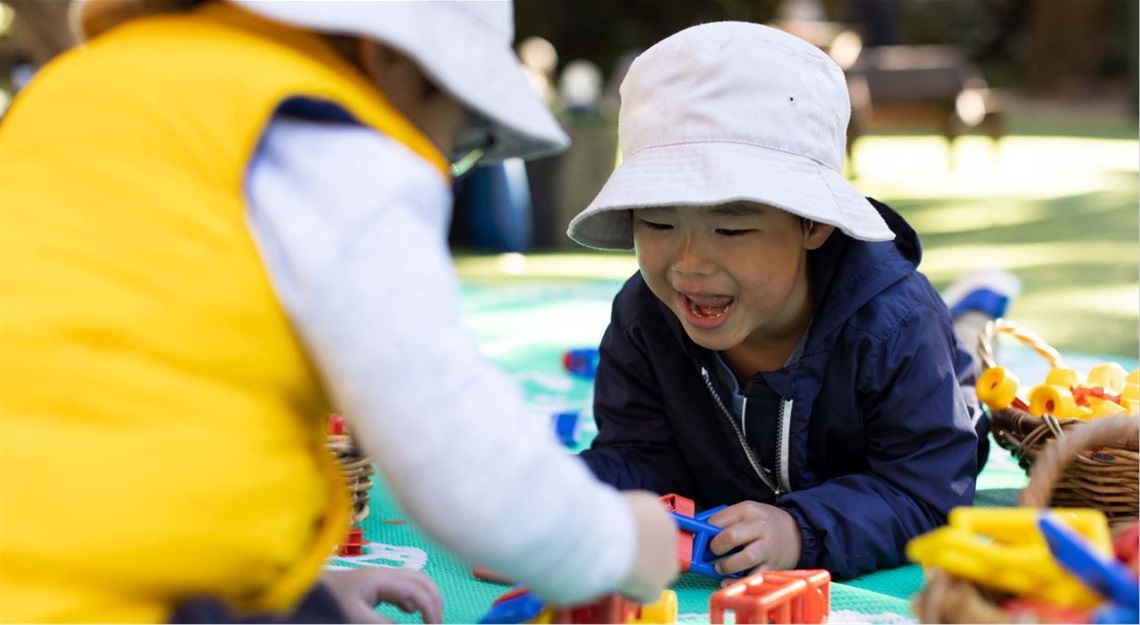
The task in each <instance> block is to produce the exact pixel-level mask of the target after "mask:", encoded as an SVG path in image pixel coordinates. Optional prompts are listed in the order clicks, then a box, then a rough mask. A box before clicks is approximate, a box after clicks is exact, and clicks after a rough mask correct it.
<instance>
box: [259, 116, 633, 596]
mask: <svg viewBox="0 0 1140 625" xmlns="http://www.w3.org/2000/svg"><path fill="white" fill-rule="evenodd" d="M246 193H247V199H248V207H249V208H248V210H249V212H248V222H249V226H250V229H251V231H252V233H253V237H254V239H255V241H256V244H257V246H258V249H259V251H260V253H261V255H262V258H263V261H264V263H265V266H266V268H267V271H268V273H269V276H270V279H271V281H272V283H273V286H274V288H275V289H276V292H277V293H278V296H279V298H280V300H281V303H282V305H283V307H284V309H285V311H286V313H287V314H288V315H289V318H290V319H291V321H292V322H293V324H294V325H295V327H296V330H297V332H298V334H299V336H300V338H301V340H302V341H303V342H304V344H305V346H306V348H307V349H308V351H309V353H310V356H311V357H312V359H313V361H314V363H315V365H316V367H317V368H318V370H319V372H320V374H321V376H322V378H323V381H324V383H325V385H326V388H327V389H328V392H329V394H330V396H331V398H332V399H333V401H334V402H335V405H336V406H337V408H338V410H339V411H341V413H342V414H344V415H345V417H346V419H348V420H349V423H350V425H351V426H352V428H353V431H354V433H355V434H356V435H357V437H358V438H359V442H360V443H361V445H363V446H364V448H365V449H367V450H368V451H369V453H370V454H371V455H372V456H373V458H374V459H375V460H376V462H377V464H378V465H379V468H380V471H381V473H382V474H383V476H384V478H385V481H386V482H387V483H388V485H389V486H390V488H391V489H392V491H393V492H394V494H395V496H396V497H397V499H398V501H399V502H400V505H401V506H402V507H403V509H404V510H405V511H406V512H407V514H408V515H409V517H410V518H411V520H412V521H413V522H414V523H416V524H417V525H418V526H419V527H421V528H422V529H423V530H424V531H425V532H426V533H427V534H428V535H429V536H431V537H432V538H433V539H434V540H436V541H437V542H439V543H440V544H441V545H443V546H444V547H445V548H447V549H449V550H451V551H452V552H453V553H455V554H456V555H458V556H459V557H461V558H463V559H465V560H467V561H469V562H472V563H474V564H477V565H480V566H485V567H489V568H491V569H493V570H496V571H499V572H500V573H502V574H504V575H507V576H509V577H511V578H513V579H516V580H518V581H519V582H521V583H525V584H527V585H528V586H529V587H530V588H531V590H533V591H534V592H536V593H537V594H538V595H539V596H541V597H543V598H544V599H546V600H548V601H553V602H557V603H567V602H578V601H582V600H585V599H588V598H592V597H594V596H597V595H599V594H602V593H608V592H612V591H614V590H616V588H617V587H618V586H619V585H620V584H621V583H622V582H623V581H624V579H625V578H626V576H627V575H628V574H629V572H630V570H631V568H632V565H633V558H634V550H635V539H636V536H635V532H636V530H635V528H634V524H633V517H632V513H631V512H630V510H629V508H628V506H627V505H626V504H625V502H624V500H623V499H622V498H621V497H620V495H619V494H618V493H617V492H616V491H615V490H613V489H612V488H610V487H608V486H604V485H602V484H601V483H599V482H597V481H595V480H594V479H593V478H592V476H591V475H590V473H589V471H588V470H587V469H586V467H585V466H584V464H583V463H582V462H581V461H580V460H578V459H577V458H575V457H573V456H571V455H569V454H567V453H566V452H565V451H564V450H563V449H562V448H561V447H560V446H559V445H558V443H557V442H556V440H555V437H554V434H553V432H552V431H551V430H550V428H549V424H548V423H547V422H546V421H544V420H542V419H535V418H533V416H531V417H528V416H527V414H526V411H525V405H524V402H523V399H522V396H521V393H520V391H519V389H518V388H517V387H516V385H515V383H514V382H513V381H512V380H511V379H510V378H509V377H507V376H506V375H505V374H504V373H503V372H501V371H500V370H498V369H497V368H496V367H495V366H493V365H492V364H491V363H490V362H488V361H487V360H486V359H485V358H483V357H482V355H481V354H480V353H479V349H478V345H477V344H476V342H475V340H474V338H473V337H472V336H471V335H470V334H469V333H468V332H467V331H466V330H465V328H464V327H463V326H462V324H461V319H460V307H459V283H458V279H457V276H456V275H455V272H454V268H453V265H452V263H451V258H450V251H449V249H448V247H447V240H446V236H447V227H448V222H449V218H450V206H451V194H450V190H449V188H448V186H447V182H446V181H445V179H444V178H443V177H442V176H441V175H440V174H439V173H438V172H437V171H435V170H433V169H432V168H431V167H430V166H429V165H428V164H427V163H426V162H424V161H422V160H421V159H419V158H418V157H417V156H415V155H414V154H413V153H411V152H410V151H409V150H408V149H407V148H405V147H404V146H402V145H400V144H399V143H397V142H395V141H392V140H391V139H388V138H387V137H384V136H383V135H380V134H378V133H376V132H375V131H372V130H370V129H366V128H362V127H358V126H352V125H346V124H336V125H334V124H321V123H316V122H309V121H300V120H292V119H288V118H278V119H276V120H275V121H274V122H273V123H272V124H271V125H270V127H269V129H268V130H267V132H266V135H265V136H264V137H263V140H262V144H261V146H260V148H259V151H258V153H257V155H256V156H255V159H254V161H253V163H252V165H251V169H250V173H249V176H248V178H247V180H246Z"/></svg>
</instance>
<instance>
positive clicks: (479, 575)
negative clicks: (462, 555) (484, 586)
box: [471, 566, 515, 586]
mask: <svg viewBox="0 0 1140 625" xmlns="http://www.w3.org/2000/svg"><path fill="white" fill-rule="evenodd" d="M471 575H473V576H474V577H475V579H481V580H483V581H487V582H494V583H496V584H504V585H506V586H513V585H514V583H515V582H514V581H513V580H511V578H509V577H507V576H506V575H502V574H500V573H496V572H495V571H492V570H491V569H485V568H483V567H481V566H473V567H471Z"/></svg>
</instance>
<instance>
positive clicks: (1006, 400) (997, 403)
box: [975, 367, 1018, 410]
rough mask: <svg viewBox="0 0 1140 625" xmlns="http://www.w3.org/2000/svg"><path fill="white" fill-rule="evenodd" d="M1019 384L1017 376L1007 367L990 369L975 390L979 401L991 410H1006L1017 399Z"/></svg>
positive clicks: (984, 373) (980, 379)
mask: <svg viewBox="0 0 1140 625" xmlns="http://www.w3.org/2000/svg"><path fill="white" fill-rule="evenodd" d="M1017 384H1018V380H1017V376H1016V375H1014V374H1012V373H1010V372H1009V371H1006V369H1005V367H990V368H989V369H986V370H985V371H983V372H982V375H981V376H979V377H978V384H977V386H976V387H975V389H976V392H977V394H978V399H979V400H981V401H982V403H983V404H985V405H986V406H988V407H989V408H990V410H1004V409H1006V408H1009V406H1010V404H1012V403H1013V400H1014V399H1016V398H1017Z"/></svg>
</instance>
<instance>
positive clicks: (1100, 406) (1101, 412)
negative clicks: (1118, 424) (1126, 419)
mask: <svg viewBox="0 0 1140 625" xmlns="http://www.w3.org/2000/svg"><path fill="white" fill-rule="evenodd" d="M1086 401H1087V402H1088V403H1089V410H1091V411H1092V414H1090V415H1089V419H1101V418H1103V417H1112V416H1116V415H1123V414H1125V413H1127V412H1128V410H1127V409H1126V408H1125V407H1124V406H1121V405H1120V404H1118V403H1116V402H1114V401H1112V400H1109V399H1101V398H1099V397H1089V398H1088V399H1086Z"/></svg>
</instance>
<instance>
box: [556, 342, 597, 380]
mask: <svg viewBox="0 0 1140 625" xmlns="http://www.w3.org/2000/svg"><path fill="white" fill-rule="evenodd" d="M598 358H599V356H598V350H597V349H596V348H593V347H582V348H578V349H571V350H567V351H566V353H564V354H562V366H563V367H565V368H566V370H567V371H569V372H570V373H572V374H574V375H576V376H578V377H580V378H587V379H590V380H592V379H594V376H595V375H597V373H598Z"/></svg>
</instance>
